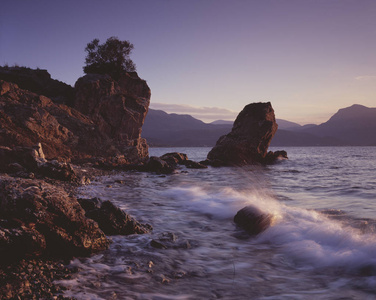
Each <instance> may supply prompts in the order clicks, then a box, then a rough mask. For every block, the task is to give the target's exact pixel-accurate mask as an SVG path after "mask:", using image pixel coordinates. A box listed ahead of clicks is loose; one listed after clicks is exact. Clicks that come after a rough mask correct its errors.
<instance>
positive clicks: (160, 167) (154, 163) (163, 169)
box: [146, 156, 176, 174]
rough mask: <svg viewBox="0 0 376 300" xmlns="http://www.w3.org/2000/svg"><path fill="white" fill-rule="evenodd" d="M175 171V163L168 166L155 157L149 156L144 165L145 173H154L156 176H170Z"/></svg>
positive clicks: (165, 162)
mask: <svg viewBox="0 0 376 300" xmlns="http://www.w3.org/2000/svg"><path fill="white" fill-rule="evenodd" d="M175 169H176V164H175V163H172V164H169V163H168V162H167V161H165V160H163V159H161V158H159V157H156V156H151V157H150V158H149V160H148V162H147V164H146V171H149V172H156V173H157V174H171V173H172V172H174V170H175Z"/></svg>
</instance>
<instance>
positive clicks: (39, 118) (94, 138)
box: [0, 71, 150, 163]
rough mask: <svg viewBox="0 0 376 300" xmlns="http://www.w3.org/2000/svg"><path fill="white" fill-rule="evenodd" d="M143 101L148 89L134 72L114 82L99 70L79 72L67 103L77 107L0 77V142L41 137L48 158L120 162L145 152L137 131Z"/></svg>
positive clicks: (146, 99) (27, 143) (24, 141)
mask: <svg viewBox="0 0 376 300" xmlns="http://www.w3.org/2000/svg"><path fill="white" fill-rule="evenodd" d="M27 72H28V73H27V74H29V71H27ZM27 74H26V75H27ZM33 74H34V73H33ZM26 75H25V76H26ZM29 75H30V74H29ZM25 78H26V77H25ZM149 102H150V89H149V87H148V86H147V84H146V82H145V81H144V80H141V79H140V78H139V77H138V76H137V74H135V73H131V74H125V75H124V76H123V77H122V78H120V80H119V81H117V82H115V81H113V80H112V79H111V78H110V77H109V76H103V75H87V76H84V77H82V78H80V79H79V80H78V81H77V83H76V101H75V102H74V103H72V104H74V106H75V107H76V108H77V109H75V108H72V107H69V106H66V105H63V104H59V103H56V102H54V101H52V100H51V99H50V98H47V97H45V96H42V95H38V94H36V93H33V92H31V91H29V90H24V89H21V88H19V87H18V85H17V84H14V83H10V82H6V81H3V80H0V108H1V109H0V145H2V146H7V147H11V148H12V147H15V146H29V147H30V146H33V145H35V144H36V143H38V142H41V143H42V145H43V149H44V151H45V154H46V157H47V158H49V159H51V158H56V157H65V158H68V159H69V158H72V159H81V158H86V157H93V156H94V157H114V156H117V157H122V155H124V158H123V159H122V162H123V163H124V162H125V163H138V162H140V161H142V160H144V159H145V158H146V157H147V156H148V146H147V144H146V141H145V140H144V139H142V138H141V136H140V135H141V126H142V124H143V122H144V119H145V116H146V113H147V111H148V107H149Z"/></svg>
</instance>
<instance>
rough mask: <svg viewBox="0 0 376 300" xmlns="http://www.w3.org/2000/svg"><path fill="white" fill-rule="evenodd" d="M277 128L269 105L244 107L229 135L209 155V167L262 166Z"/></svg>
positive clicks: (221, 139) (257, 104)
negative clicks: (258, 164) (256, 164)
mask: <svg viewBox="0 0 376 300" xmlns="http://www.w3.org/2000/svg"><path fill="white" fill-rule="evenodd" d="M277 128H278V125H277V123H276V121H275V116H274V110H273V108H272V106H271V104H270V102H267V103H252V104H249V105H247V106H246V107H244V109H243V110H242V111H241V112H240V113H239V115H238V117H237V118H236V120H235V122H234V126H233V128H232V131H231V132H230V133H229V134H227V135H224V136H222V137H220V138H219V140H218V141H217V144H216V145H215V146H214V148H213V149H212V150H211V151H210V152H209V153H208V164H212V165H215V166H220V165H224V166H226V165H235V166H241V165H247V164H255V163H264V162H265V157H266V155H267V153H268V147H269V144H270V141H271V139H272V138H273V136H274V134H275V132H276V131H277Z"/></svg>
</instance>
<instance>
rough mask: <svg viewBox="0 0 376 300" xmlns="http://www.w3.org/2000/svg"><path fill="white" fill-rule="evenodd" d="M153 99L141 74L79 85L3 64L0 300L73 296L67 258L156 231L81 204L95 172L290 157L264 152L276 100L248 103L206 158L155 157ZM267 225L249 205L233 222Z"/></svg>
mask: <svg viewBox="0 0 376 300" xmlns="http://www.w3.org/2000/svg"><path fill="white" fill-rule="evenodd" d="M10 81H11V82H10ZM17 84H19V85H20V87H22V88H20V87H19V86H18V85H17ZM150 95H151V92H150V89H149V87H148V85H147V84H146V81H144V80H142V79H141V78H139V77H138V75H137V73H135V72H128V73H124V74H123V75H122V76H120V78H118V79H117V80H114V79H113V78H111V77H110V76H109V75H98V74H89V75H86V76H84V77H81V78H79V79H78V80H77V82H76V85H75V87H74V88H73V87H69V86H67V85H65V84H63V83H61V82H58V81H56V80H53V79H51V78H50V76H49V74H48V73H47V71H45V70H32V69H28V68H6V67H0V298H1V299H40V298H45V299H54V298H55V299H66V298H64V297H63V296H62V287H59V286H58V285H56V284H54V280H58V279H67V278H69V276H70V274H72V273H74V272H75V270H74V269H69V268H67V267H65V265H66V264H67V263H68V262H69V261H70V259H72V258H74V257H82V256H90V255H92V254H94V253H98V252H100V251H103V250H105V249H107V248H108V246H109V244H110V239H109V237H108V236H109V235H129V234H144V233H148V232H150V231H151V230H152V226H151V225H149V224H141V223H139V222H137V220H135V219H133V218H132V217H131V216H129V215H128V214H127V213H126V212H124V211H122V210H121V209H120V208H118V207H116V206H115V205H113V203H111V202H110V201H102V200H101V199H98V198H92V199H82V198H78V197H77V193H76V190H77V187H79V186H80V185H84V184H90V181H91V180H92V179H93V178H95V177H97V176H101V175H104V174H113V172H118V171H128V170H136V171H142V172H153V173H156V174H172V173H174V172H176V170H178V169H180V168H182V167H183V166H184V167H185V168H194V169H204V168H207V167H208V165H211V166H213V167H219V166H242V165H247V164H267V163H272V162H274V161H275V160H277V159H281V158H287V153H286V152H284V151H277V152H275V153H272V152H270V151H269V152H267V148H268V146H269V144H270V141H271V139H272V137H273V135H274V133H275V131H276V129H277V126H278V125H277V124H276V123H275V117H274V111H273V109H272V107H271V104H270V103H256V104H251V105H248V106H246V107H245V108H244V110H243V111H242V112H241V113H240V114H239V116H238V118H237V120H236V122H235V123H234V127H233V130H232V132H231V133H229V134H228V135H226V136H223V137H221V138H220V139H219V140H218V142H217V145H216V146H215V147H214V148H213V150H212V151H211V152H210V153H209V155H208V159H207V160H205V161H202V162H195V161H192V160H189V159H188V157H187V155H185V154H182V153H167V154H165V155H163V156H161V157H149V152H148V145H147V143H146V140H145V139H143V138H142V137H141V132H142V125H143V123H144V120H145V117H146V114H147V112H148V107H149V103H150ZM48 97H51V98H48ZM267 220H268V216H264V215H263V214H262V212H258V211H255V210H254V209H253V208H248V209H247V210H246V211H245V213H244V214H243V216H242V218H241V221H239V220H238V219H236V220H235V223H237V224H238V225H239V226H241V227H244V228H246V230H247V231H248V232H249V233H251V234H257V233H258V232H260V231H262V230H264V229H265V228H266V227H268V226H269V225H270V222H268V221H267ZM253 227H256V229H255V230H254V229H253ZM154 244H155V245H154V246H156V247H162V246H163V245H162V246H161V244H160V243H159V242H157V241H154Z"/></svg>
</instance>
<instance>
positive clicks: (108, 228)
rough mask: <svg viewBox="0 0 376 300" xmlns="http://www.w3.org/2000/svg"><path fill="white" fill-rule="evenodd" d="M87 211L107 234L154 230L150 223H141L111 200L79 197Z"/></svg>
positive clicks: (89, 216) (88, 215)
mask: <svg viewBox="0 0 376 300" xmlns="http://www.w3.org/2000/svg"><path fill="white" fill-rule="evenodd" d="M78 202H79V203H80V204H81V206H82V208H83V209H84V210H85V212H86V214H85V215H86V217H88V218H90V219H92V220H94V221H96V222H97V223H98V225H99V228H100V229H101V230H103V232H104V233H105V234H107V235H129V234H143V233H148V232H149V231H150V230H152V227H151V226H150V225H148V224H141V223H139V222H137V221H136V220H135V219H133V218H132V217H130V216H129V215H128V214H126V213H125V212H124V211H122V210H121V209H120V208H119V207H116V206H115V205H114V204H113V203H112V202H111V201H108V200H107V201H103V202H102V201H101V200H100V199H98V198H92V199H78Z"/></svg>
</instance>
